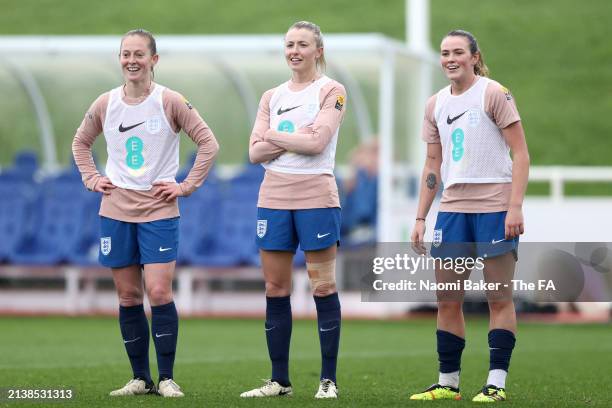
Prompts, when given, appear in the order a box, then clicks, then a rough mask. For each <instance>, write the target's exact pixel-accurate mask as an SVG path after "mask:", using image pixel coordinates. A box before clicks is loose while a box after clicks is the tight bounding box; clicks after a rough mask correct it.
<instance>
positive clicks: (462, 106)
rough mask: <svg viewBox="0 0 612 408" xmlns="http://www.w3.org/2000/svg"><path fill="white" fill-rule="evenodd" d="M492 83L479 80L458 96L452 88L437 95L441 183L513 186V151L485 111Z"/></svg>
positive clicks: (436, 110)
mask: <svg viewBox="0 0 612 408" xmlns="http://www.w3.org/2000/svg"><path fill="white" fill-rule="evenodd" d="M489 82H490V80H489V79H488V78H485V77H479V78H478V80H477V81H476V82H475V83H474V85H472V87H471V88H470V89H468V90H467V91H466V92H464V93H462V94H461V95H458V96H455V95H452V94H451V92H450V85H449V86H447V87H446V88H444V89H442V90H441V91H440V92H438V94H437V97H436V106H435V110H434V117H435V120H436V124H437V126H438V131H439V133H440V143H441V144H442V158H443V160H442V168H441V172H442V182H443V183H444V187H445V188H446V187H449V186H451V185H453V184H456V183H510V182H512V160H511V159H510V148H509V147H508V145H507V144H506V141H505V140H504V137H503V135H502V133H501V130H500V129H499V128H498V127H497V125H496V124H495V123H494V122H493V121H492V120H491V118H489V116H488V115H487V113H486V112H485V110H484V108H485V103H484V97H485V91H486V89H487V85H488V84H489Z"/></svg>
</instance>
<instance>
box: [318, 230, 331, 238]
mask: <svg viewBox="0 0 612 408" xmlns="http://www.w3.org/2000/svg"><path fill="white" fill-rule="evenodd" d="M329 234H331V232H328V233H327V234H323V235H321V234H317V238H319V239H321V238H323V237H326V236H328V235H329Z"/></svg>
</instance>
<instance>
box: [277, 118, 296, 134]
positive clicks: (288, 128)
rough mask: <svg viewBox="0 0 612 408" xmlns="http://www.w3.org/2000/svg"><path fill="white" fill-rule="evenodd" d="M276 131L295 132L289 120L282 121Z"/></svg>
mask: <svg viewBox="0 0 612 408" xmlns="http://www.w3.org/2000/svg"><path fill="white" fill-rule="evenodd" d="M276 130H278V131H279V132H287V133H293V132H294V131H295V126H294V124H293V122H291V121H290V120H283V121H282V122H281V123H279V124H278V128H277V129H276Z"/></svg>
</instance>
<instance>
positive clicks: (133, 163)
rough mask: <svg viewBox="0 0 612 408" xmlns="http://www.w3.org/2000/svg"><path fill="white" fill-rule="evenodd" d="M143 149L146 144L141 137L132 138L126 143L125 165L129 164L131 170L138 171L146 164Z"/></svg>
mask: <svg viewBox="0 0 612 408" xmlns="http://www.w3.org/2000/svg"><path fill="white" fill-rule="evenodd" d="M143 148H144V144H143V142H142V139H140V138H139V137H136V136H132V137H130V138H129V139H128V140H127V141H126V142H125V149H126V150H127V156H126V157H125V164H127V166H128V167H129V168H130V169H132V170H138V169H139V168H141V167H142V165H143V164H144V156H143V155H142V150H143Z"/></svg>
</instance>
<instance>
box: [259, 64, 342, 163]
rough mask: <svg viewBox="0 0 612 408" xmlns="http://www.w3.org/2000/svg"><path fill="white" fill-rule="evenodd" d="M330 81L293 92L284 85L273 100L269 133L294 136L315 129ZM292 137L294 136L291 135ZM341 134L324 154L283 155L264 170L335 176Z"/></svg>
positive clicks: (277, 89) (271, 100) (328, 79)
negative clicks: (301, 130) (278, 132)
mask: <svg viewBox="0 0 612 408" xmlns="http://www.w3.org/2000/svg"><path fill="white" fill-rule="evenodd" d="M330 81H331V79H330V78H328V77H326V76H322V77H321V78H319V79H318V80H316V81H315V82H313V83H312V84H310V85H309V86H308V87H306V88H305V89H303V90H301V91H298V92H293V91H291V90H290V89H289V83H288V82H285V83H284V84H282V85H280V86H279V87H278V88H276V90H275V91H274V94H273V95H272V98H271V99H270V129H275V130H278V131H280V132H287V133H294V132H297V131H298V129H300V128H303V127H306V126H309V125H312V124H313V122H314V120H315V118H316V117H317V114H318V113H319V111H320V110H321V106H320V94H321V88H323V86H325V85H326V84H328V83H329V82H330ZM288 137H291V135H288ZM337 143H338V130H337V129H336V133H335V134H334V135H333V136H332V138H331V140H330V142H329V144H328V145H327V146H326V147H325V149H324V150H323V152H321V153H320V154H317V155H305V154H297V153H290V152H287V153H284V154H282V155H281V156H279V157H278V158H277V159H275V160H272V161H270V162H268V163H264V164H263V166H264V167H265V168H266V169H267V170H274V171H278V172H281V173H292V174H334V166H335V160H336V145H337Z"/></svg>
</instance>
